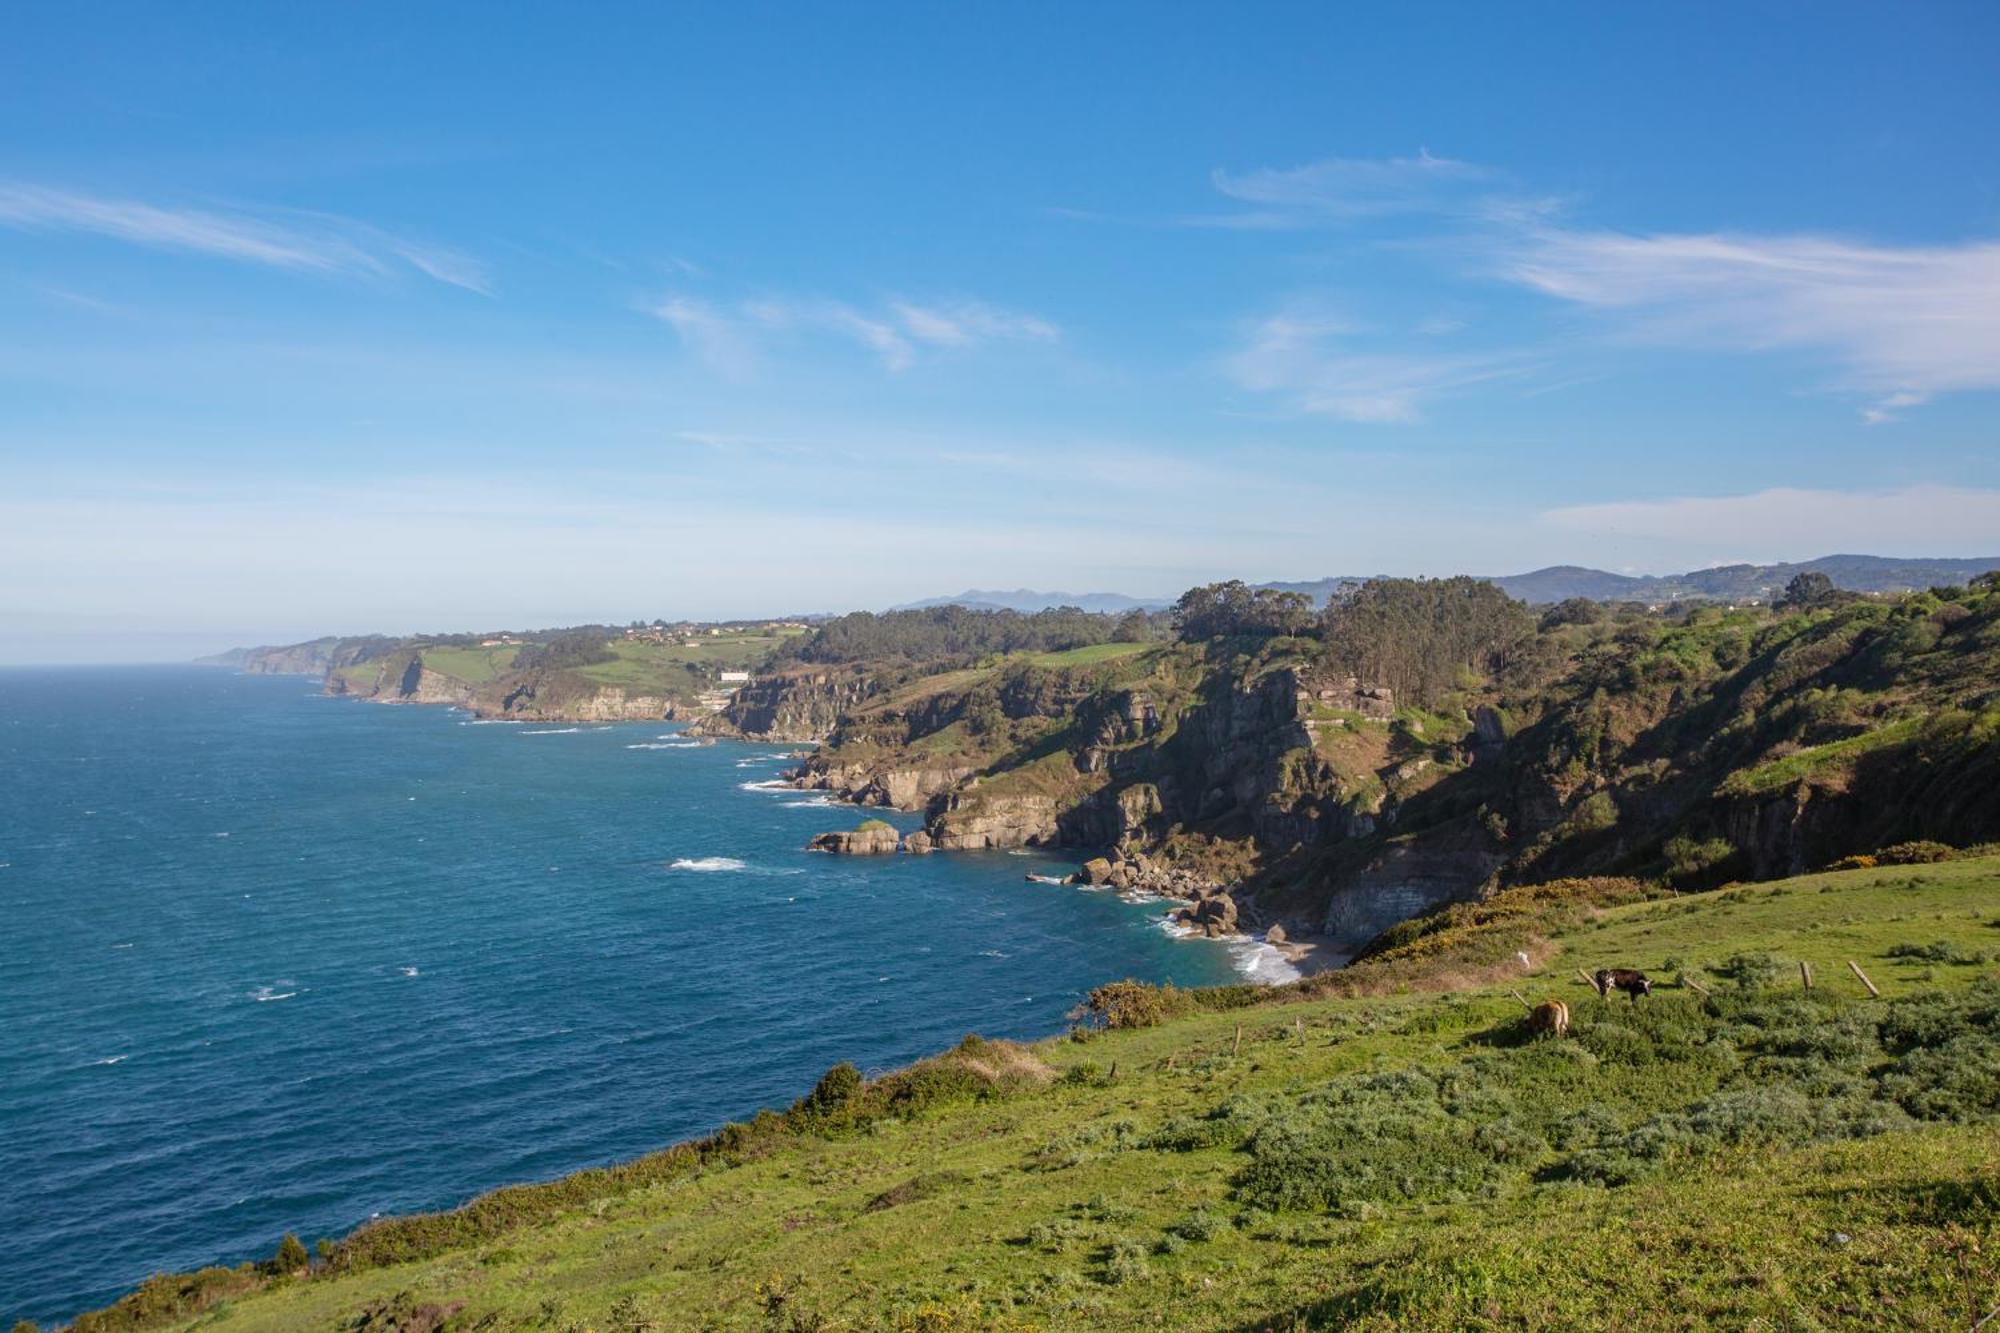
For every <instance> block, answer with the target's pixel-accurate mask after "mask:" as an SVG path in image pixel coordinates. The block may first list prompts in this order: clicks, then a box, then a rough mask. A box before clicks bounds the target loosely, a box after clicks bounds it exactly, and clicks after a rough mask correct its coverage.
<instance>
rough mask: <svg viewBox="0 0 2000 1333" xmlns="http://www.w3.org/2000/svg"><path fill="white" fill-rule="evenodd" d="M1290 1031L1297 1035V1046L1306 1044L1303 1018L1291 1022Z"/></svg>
mask: <svg viewBox="0 0 2000 1333" xmlns="http://www.w3.org/2000/svg"><path fill="white" fill-rule="evenodd" d="M1292 1031H1294V1032H1296V1033H1298V1034H1299V1045H1301V1046H1304V1045H1305V1044H1306V1020H1305V1019H1304V1018H1303V1017H1299V1018H1294V1019H1293V1020H1292Z"/></svg>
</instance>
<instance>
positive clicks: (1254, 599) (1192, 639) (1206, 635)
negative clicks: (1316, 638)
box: [1173, 579, 1313, 643]
mask: <svg viewBox="0 0 2000 1333" xmlns="http://www.w3.org/2000/svg"><path fill="white" fill-rule="evenodd" d="M1173 621H1174V633H1175V634H1176V635H1177V636H1179V638H1180V639H1181V640H1182V641H1183V642H1185V643H1197V642H1200V641H1201V640H1203V639H1219V638H1223V637H1226V636H1229V635H1236V634H1261V635H1266V636H1269V635H1274V634H1303V633H1305V632H1306V631H1307V630H1309V629H1311V628H1312V623H1313V603H1312V598H1310V597H1308V596H1306V595H1305V594H1304V593H1302V592H1285V591H1282V590H1280V589H1277V588H1252V587H1251V586H1250V585H1249V584H1247V583H1245V582H1243V580H1241V579H1230V580H1229V581H1228V582H1227V583H1209V584H1204V585H1203V586H1201V587H1199V588H1189V589H1188V590H1187V591H1186V592H1184V593H1182V594H1181V596H1180V600H1179V601H1177V602H1175V603H1174V609H1173Z"/></svg>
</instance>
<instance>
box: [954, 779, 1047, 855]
mask: <svg viewBox="0 0 2000 1333" xmlns="http://www.w3.org/2000/svg"><path fill="white" fill-rule="evenodd" d="M1059 813H1060V806H1059V805H1058V803H1057V801H1056V798H1055V797H1053V796H1045V795H1041V794H1039V793H1032V792H1024V793H1019V794H1013V795H1001V796H987V795H985V794H984V793H981V792H979V790H978V789H977V788H974V789H973V790H972V791H971V792H954V793H952V794H951V795H950V796H948V797H947V798H945V801H944V804H943V808H942V809H941V810H939V811H938V812H937V813H936V814H935V815H933V816H932V818H931V821H930V824H929V826H928V830H927V831H928V832H929V833H930V835H931V841H932V842H933V843H934V844H935V845H936V847H937V848H938V850H939V851H948V852H949V851H976V850H978V849H980V848H984V847H1044V846H1055V845H1057V844H1059V843H1060V842H1061V841H1062V829H1061V825H1060V823H1059V821H1058V819H1057V816H1058V814H1059Z"/></svg>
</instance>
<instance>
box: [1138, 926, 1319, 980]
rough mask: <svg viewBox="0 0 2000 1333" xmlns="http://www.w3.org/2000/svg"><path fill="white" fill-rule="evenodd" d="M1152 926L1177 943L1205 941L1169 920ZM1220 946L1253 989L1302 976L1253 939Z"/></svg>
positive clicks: (1274, 949) (1280, 953)
mask: <svg viewBox="0 0 2000 1333" xmlns="http://www.w3.org/2000/svg"><path fill="white" fill-rule="evenodd" d="M1155 924H1156V925H1158V926H1159V928H1160V929H1161V930H1164V931H1165V932H1167V934H1169V935H1171V936H1173V937H1174V938H1175V939H1177V940H1199V939H1206V938H1207V935H1206V934H1205V933H1204V932H1202V931H1201V930H1199V929H1197V928H1196V927H1194V926H1188V925H1183V924H1181V923H1180V922H1178V921H1176V920H1174V919H1173V918H1172V917H1170V916H1163V917H1160V918H1158V919H1157V921H1156V922H1155ZM1222 944H1223V946H1224V947H1226V948H1227V949H1228V950H1229V965H1230V966H1231V967H1233V968H1235V969H1236V971H1237V974H1238V975H1239V976H1241V977H1242V978H1243V979H1244V980H1245V981H1247V982H1250V983H1251V984H1252V985H1256V986H1282V985H1284V984H1285V983H1286V982H1288V981H1297V980H1298V979H1299V977H1300V976H1302V975H1303V974H1302V973H1301V972H1300V971H1299V970H1298V969H1297V968H1296V967H1293V966H1292V963H1291V960H1290V959H1288V958H1286V957H1285V953H1284V950H1282V949H1280V948H1279V947H1278V946H1277V945H1275V944H1266V943H1265V942H1264V941H1263V940H1262V939H1260V938H1258V937H1257V936H1255V935H1225V936H1223V937H1222Z"/></svg>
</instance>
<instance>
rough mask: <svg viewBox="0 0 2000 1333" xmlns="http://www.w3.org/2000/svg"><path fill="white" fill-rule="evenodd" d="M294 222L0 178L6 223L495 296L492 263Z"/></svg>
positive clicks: (386, 236) (319, 223)
mask: <svg viewBox="0 0 2000 1333" xmlns="http://www.w3.org/2000/svg"><path fill="white" fill-rule="evenodd" d="M290 216H291V218H292V220H290V221H282V222H281V221H278V220H276V219H275V217H274V216H261V215H258V214H254V213H249V212H243V211H234V212H214V211H208V210H203V209H194V208H167V207H161V206H159V205H155V204H149V203H143V202H140V201H137V200H132V199H115V198H106V197H103V196H99V195H89V194H81V193H78V192H75V191H70V190H60V189H54V188H51V187H48V186H42V185H33V184H26V183H21V182H0V226H7V227H12V228H14V229H16V230H20V231H42V232H81V233H85V234H88V235H94V236H103V237H106V238H109V239H111V240H116V241H123V242H125V243H127V244H130V245H138V246H143V247H146V248H147V249H153V250H171V251H178V252H181V253H184V254H200V255H208V256H210V257H213V258H218V259H227V260H231V261H234V262H236V263H242V264H256V265H260V266H263V267H267V268H281V269H290V270H293V271H301V272H317V273H348V274H365V275H369V276H378V277H379V276H384V275H387V274H390V273H393V272H394V271H395V270H396V268H397V267H398V265H406V266H407V267H409V268H412V269H415V270H416V271H417V272H419V273H421V274H423V275H425V276H426V277H429V278H431V279H433V280H435V281H438V282H442V283H447V284H449V285H451V286H454V287H462V288H464V289H466V290H467V291H474V292H478V293H480V294H482V295H491V294H492V286H491V283H490V281H489V280H488V278H487V275H486V272H485V270H484V268H482V267H481V266H480V265H479V263H478V262H477V261H475V260H473V259H470V258H468V257H467V256H465V255H461V254H458V253H456V252H454V251H451V250H446V249H442V248H439V247H434V246H422V245H418V244H416V243H415V242H412V241H409V240H406V239H404V238H402V237H398V236H394V235H391V234H390V233H388V232H385V231H383V230H381V229H380V228H377V227H373V226H370V225H368V224H367V223H363V222H357V221H354V220H352V219H348V218H339V217H334V216H331V215H328V214H316V213H307V214H294V215H290Z"/></svg>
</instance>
